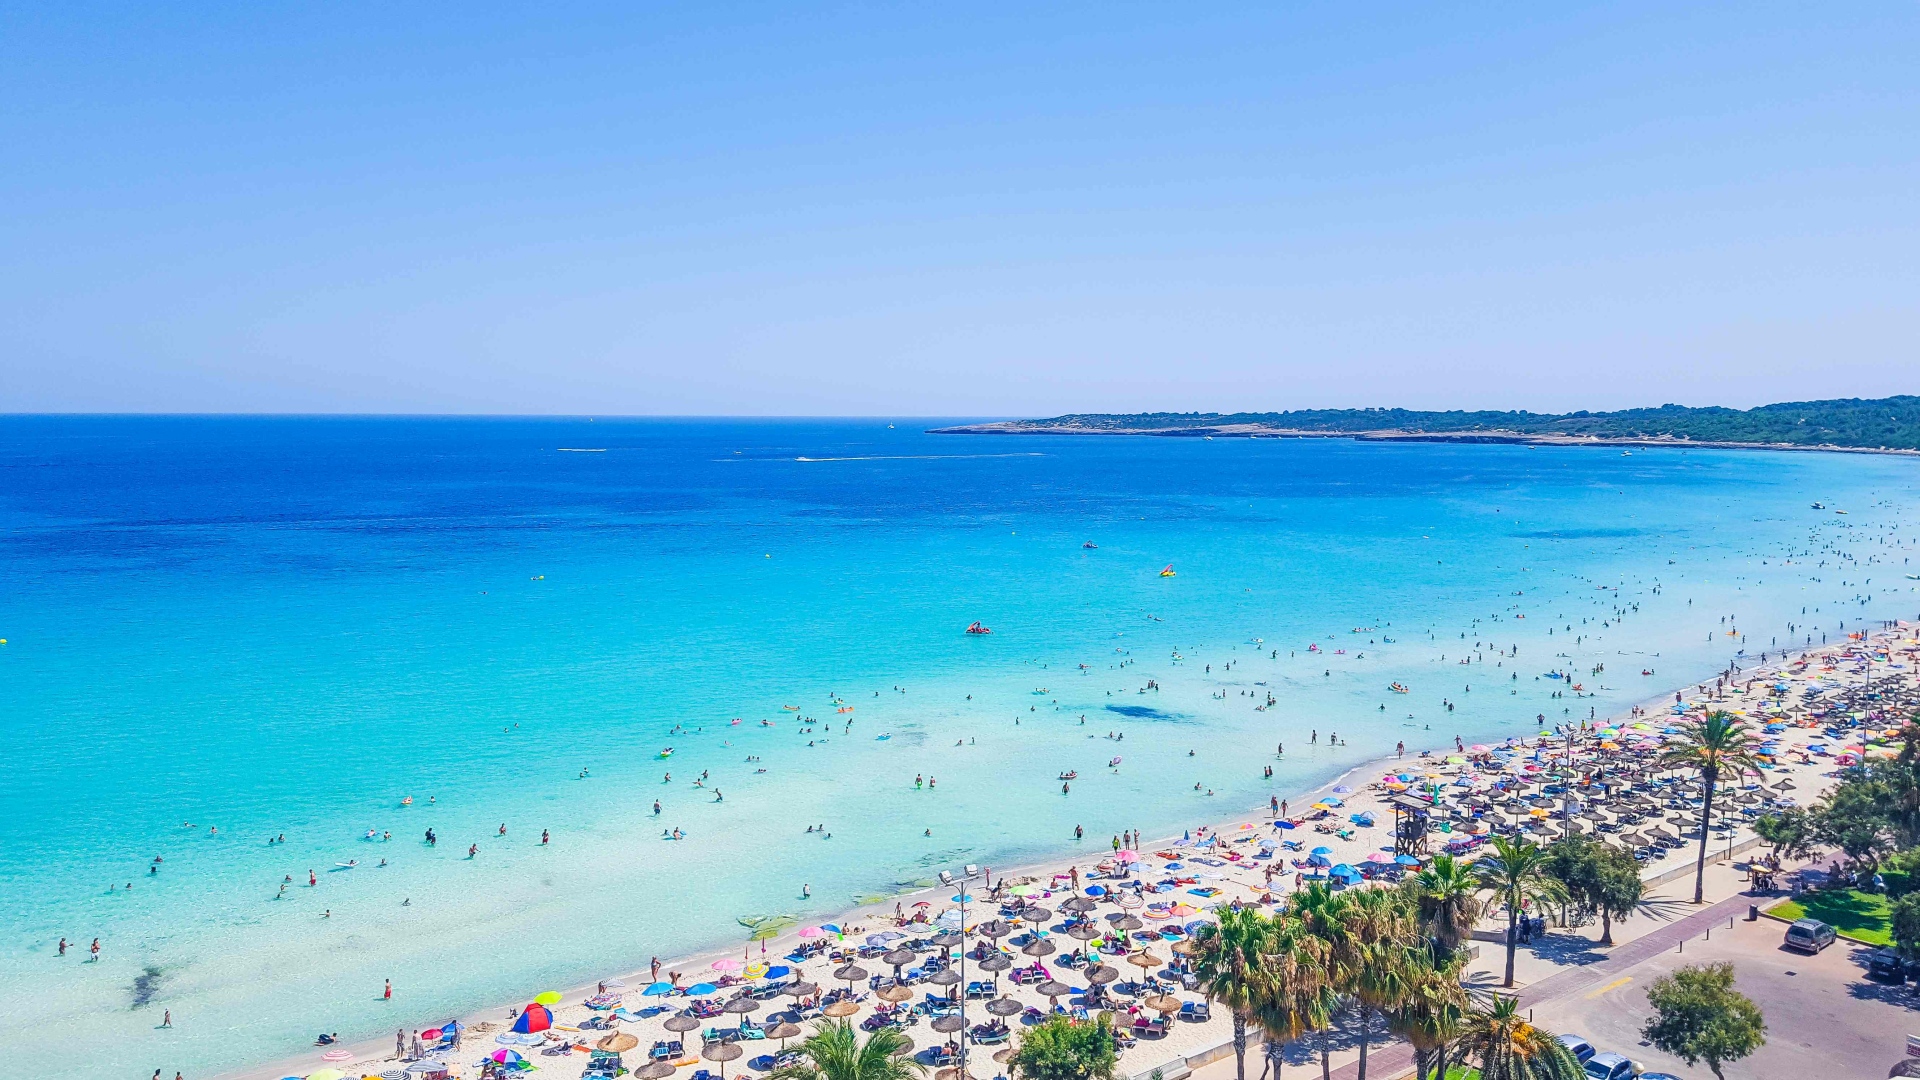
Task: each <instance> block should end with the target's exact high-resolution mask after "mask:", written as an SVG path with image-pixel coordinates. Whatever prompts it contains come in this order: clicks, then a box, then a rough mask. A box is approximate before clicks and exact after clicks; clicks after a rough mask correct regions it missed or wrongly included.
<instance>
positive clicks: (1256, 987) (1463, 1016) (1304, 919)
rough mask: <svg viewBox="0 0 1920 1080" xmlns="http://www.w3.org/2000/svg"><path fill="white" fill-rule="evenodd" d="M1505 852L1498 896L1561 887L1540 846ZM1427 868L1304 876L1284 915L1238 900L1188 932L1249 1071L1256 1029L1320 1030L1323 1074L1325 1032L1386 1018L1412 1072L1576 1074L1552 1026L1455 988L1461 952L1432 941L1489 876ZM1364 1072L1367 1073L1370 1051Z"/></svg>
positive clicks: (1437, 1076)
mask: <svg viewBox="0 0 1920 1080" xmlns="http://www.w3.org/2000/svg"><path fill="white" fill-rule="evenodd" d="M1507 858H1508V862H1509V865H1508V869H1507V870H1506V871H1503V874H1504V876H1505V877H1507V878H1517V879H1518V881H1519V884H1517V885H1513V886H1512V888H1506V887H1503V888H1501V889H1499V890H1497V891H1498V893H1499V895H1502V896H1506V895H1513V896H1522V895H1523V896H1526V897H1529V898H1532V899H1535V900H1539V899H1549V898H1557V897H1559V896H1560V892H1559V883H1558V882H1557V881H1555V880H1553V879H1551V878H1546V877H1542V876H1540V873H1539V869H1538V864H1539V860H1540V859H1542V858H1544V856H1542V855H1541V854H1540V849H1539V848H1537V847H1533V846H1532V845H1524V846H1514V847H1510V848H1509V849H1508V850H1507ZM1430 869H1432V870H1433V871H1434V872H1433V873H1430V874H1425V875H1415V877H1414V878H1412V879H1410V880H1408V881H1407V882H1405V883H1403V884H1402V885H1401V886H1400V887H1398V888H1393V889H1350V890H1346V891H1344V892H1334V891H1332V890H1330V889H1328V888H1327V887H1326V886H1325V885H1320V884H1314V885H1310V886H1308V887H1307V888H1305V889H1303V890H1301V891H1300V892H1298V893H1296V894H1294V896H1293V897H1292V900H1291V903H1290V904H1289V906H1288V907H1287V908H1286V909H1285V910H1283V911H1280V912H1277V913H1275V914H1272V915H1269V914H1266V913H1265V912H1263V911H1261V910H1259V909H1258V908H1251V907H1249V908H1241V909H1238V910H1235V909H1231V908H1230V909H1228V910H1225V911H1223V912H1221V917H1220V921H1219V923H1217V924H1214V925H1208V926H1204V927H1201V928H1200V929H1199V930H1198V931H1197V932H1196V933H1195V934H1194V938H1193V941H1194V944H1195V946H1196V947H1197V950H1198V951H1197V952H1196V954H1195V956H1194V971H1195V974H1196V976H1197V977H1198V978H1199V981H1200V986H1201V989H1202V990H1203V991H1204V992H1205V993H1206V994H1207V997H1208V998H1209V999H1210V1000H1211V1001H1212V1002H1213V1003H1214V1004H1215V1006H1216V1007H1219V1008H1223V1009H1226V1010H1227V1011H1228V1012H1229V1013H1230V1015H1231V1016H1232V1017H1233V1022H1234V1043H1235V1049H1236V1050H1237V1051H1239V1052H1240V1054H1241V1055H1242V1057H1241V1061H1240V1067H1241V1068H1242V1069H1243V1070H1244V1068H1245V1064H1244V1053H1245V1049H1246V1041H1247V1036H1248V1034H1249V1033H1259V1034H1262V1035H1264V1036H1265V1037H1266V1040H1267V1042H1268V1045H1269V1048H1270V1049H1271V1048H1272V1047H1274V1046H1278V1045H1285V1044H1287V1043H1293V1042H1296V1041H1298V1040H1300V1039H1303V1038H1308V1037H1312V1038H1313V1039H1314V1040H1315V1043H1316V1045H1317V1048H1318V1049H1319V1051H1320V1058H1321V1068H1322V1071H1323V1072H1324V1071H1326V1069H1327V1065H1328V1061H1327V1053H1328V1039H1327V1035H1328V1033H1329V1032H1331V1031H1333V1030H1334V1029H1336V1028H1338V1029H1341V1030H1344V1031H1347V1032H1352V1031H1356V1030H1360V1029H1362V1028H1367V1029H1377V1025H1378V1023H1379V1022H1380V1021H1382V1020H1384V1021H1385V1023H1386V1026H1387V1028H1388V1029H1389V1030H1391V1031H1392V1032H1393V1033H1394V1034H1396V1035H1399V1036H1401V1037H1402V1038H1405V1039H1406V1040H1407V1041H1408V1042H1410V1043H1412V1044H1413V1049H1414V1069H1415V1072H1414V1075H1415V1076H1416V1077H1417V1078H1418V1080H1429V1078H1431V1080H1441V1078H1442V1077H1459V1076H1463V1075H1479V1074H1474V1073H1470V1072H1463V1070H1464V1069H1466V1068H1467V1067H1468V1066H1477V1067H1478V1068H1479V1070H1480V1074H1484V1075H1485V1076H1487V1077H1490V1078H1491V1077H1496V1076H1498V1077H1525V1078H1528V1080H1532V1078H1535V1077H1539V1078H1546V1080H1558V1078H1560V1077H1562V1076H1568V1077H1573V1076H1577V1075H1578V1072H1579V1070H1578V1069H1577V1068H1575V1069H1574V1071H1573V1073H1571V1074H1567V1073H1566V1072H1565V1070H1564V1068H1563V1066H1564V1065H1566V1064H1567V1063H1568V1062H1570V1061H1571V1058H1569V1057H1565V1056H1564V1055H1565V1051H1564V1049H1563V1048H1561V1047H1560V1045H1559V1043H1558V1042H1556V1041H1554V1036H1553V1033H1551V1032H1548V1031H1544V1030H1542V1029H1539V1028H1536V1027H1534V1026H1532V1025H1531V1024H1527V1023H1525V1022H1524V1020H1523V1019H1522V1018H1521V1017H1520V1016H1518V1015H1517V1014H1515V1013H1514V1012H1513V1010H1512V1008H1511V1001H1509V1002H1508V1003H1507V1005H1505V1006H1501V1005H1498V1004H1496V1005H1495V1006H1494V1007H1492V1008H1490V1009H1485V1010H1479V1009H1475V1008H1474V1007H1473V1004H1472V1002H1471V1001H1470V1000H1469V999H1468V996H1467V992H1466V988H1465V986H1463V985H1462V983H1461V976H1462V972H1463V971H1464V970H1465V967H1466V956H1465V954H1464V953H1463V952H1460V951H1455V950H1453V949H1450V948H1446V947H1443V946H1442V945H1441V944H1440V942H1439V941H1437V940H1436V939H1441V938H1445V937H1448V936H1451V935H1452V934H1453V928H1456V927H1458V926H1459V924H1460V919H1461V918H1462V915H1461V912H1463V911H1466V910H1468V909H1471V908H1477V907H1478V906H1479V904H1480V900H1479V897H1478V896H1477V895H1476V893H1477V891H1478V890H1479V889H1480V888H1482V887H1484V883H1483V881H1482V879H1481V877H1480V875H1478V874H1470V873H1465V872H1463V868H1462V867H1460V866H1459V865H1458V864H1455V863H1453V862H1451V861H1449V862H1447V863H1444V864H1442V863H1441V862H1440V861H1439V860H1438V859H1436V860H1435V862H1434V864H1433V866H1432V867H1430ZM1509 884H1511V882H1510V883H1509ZM1476 1040H1477V1041H1476ZM1549 1044H1550V1045H1549ZM1362 1046H1363V1047H1364V1046H1365V1044H1364V1043H1362ZM1273 1061H1274V1057H1273V1055H1272V1054H1271V1053H1269V1055H1268V1064H1269V1065H1272V1064H1273ZM1357 1072H1358V1074H1359V1076H1360V1080H1365V1077H1366V1075H1367V1055H1366V1053H1365V1052H1364V1050H1363V1052H1362V1053H1361V1055H1360V1060H1359V1062H1358V1069H1357ZM1243 1075H1244V1073H1243Z"/></svg>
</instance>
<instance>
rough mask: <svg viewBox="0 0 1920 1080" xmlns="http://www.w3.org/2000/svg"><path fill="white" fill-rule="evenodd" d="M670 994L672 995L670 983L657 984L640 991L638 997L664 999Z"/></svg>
mask: <svg viewBox="0 0 1920 1080" xmlns="http://www.w3.org/2000/svg"><path fill="white" fill-rule="evenodd" d="M671 993H673V984H672V983H669V982H657V983H654V984H652V985H650V986H648V987H647V988H646V989H645V990H642V991H640V996H641V997H665V996H667V995H668V994H671Z"/></svg>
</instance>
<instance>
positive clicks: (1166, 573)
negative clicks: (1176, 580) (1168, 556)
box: [1160, 563, 1173, 577]
mask: <svg viewBox="0 0 1920 1080" xmlns="http://www.w3.org/2000/svg"><path fill="white" fill-rule="evenodd" d="M1160 576H1161V577H1172V576H1173V564H1172V563H1168V564H1167V568H1166V569H1165V570H1162V571H1160Z"/></svg>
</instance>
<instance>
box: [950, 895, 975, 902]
mask: <svg viewBox="0 0 1920 1080" xmlns="http://www.w3.org/2000/svg"><path fill="white" fill-rule="evenodd" d="M950 899H952V900H953V902H954V903H956V904H971V903H973V894H972V893H961V894H960V895H958V896H954V897H951V898H950Z"/></svg>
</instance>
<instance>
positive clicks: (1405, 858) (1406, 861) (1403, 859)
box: [1393, 855, 1420, 866]
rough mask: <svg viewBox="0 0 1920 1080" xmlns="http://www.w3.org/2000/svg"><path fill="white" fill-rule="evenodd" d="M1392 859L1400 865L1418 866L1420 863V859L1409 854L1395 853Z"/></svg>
mask: <svg viewBox="0 0 1920 1080" xmlns="http://www.w3.org/2000/svg"><path fill="white" fill-rule="evenodd" d="M1393 861H1394V862H1397V863H1399V864H1400V865H1401V866H1419V865H1420V860H1419V859H1416V858H1414V857H1413V856H1411V855H1395V856H1394V857H1393Z"/></svg>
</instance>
